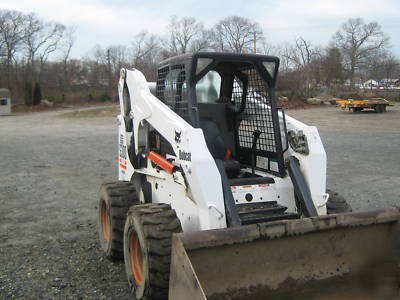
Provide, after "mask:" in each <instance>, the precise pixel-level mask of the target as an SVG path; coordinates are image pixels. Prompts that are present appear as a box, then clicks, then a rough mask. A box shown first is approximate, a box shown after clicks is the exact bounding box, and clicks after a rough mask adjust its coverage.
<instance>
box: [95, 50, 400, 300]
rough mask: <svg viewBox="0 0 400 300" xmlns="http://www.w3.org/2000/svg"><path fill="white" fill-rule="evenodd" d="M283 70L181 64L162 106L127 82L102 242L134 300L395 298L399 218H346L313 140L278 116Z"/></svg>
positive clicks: (161, 86)
mask: <svg viewBox="0 0 400 300" xmlns="http://www.w3.org/2000/svg"><path fill="white" fill-rule="evenodd" d="M278 67H279V59H278V58H276V57H271V56H262V55H253V54H226V53H204V52H203V53H196V54H191V55H183V56H178V57H174V58H170V59H168V60H165V61H163V62H162V63H161V64H160V66H159V68H158V75H157V82H156V87H155V95H153V94H152V93H151V92H150V89H149V85H148V83H147V81H146V79H145V77H144V76H143V74H142V73H141V72H140V71H138V70H125V69H122V70H121V76H120V81H119V99H120V114H119V116H118V130H119V133H118V139H119V141H118V142H119V158H118V160H119V161H118V164H119V181H118V182H115V183H109V184H104V185H102V187H101V189H100V200H99V235H100V242H101V246H102V249H103V251H104V252H105V255H106V256H107V257H109V258H113V259H119V258H124V261H125V269H126V274H127V278H128V283H129V286H130V288H131V291H132V294H133V296H134V298H135V299H167V298H169V299H266V298H268V299H344V298H352V299H357V298H358V299H367V298H368V299H374V298H377V299H379V298H382V297H389V298H388V299H391V298H390V297H393V295H395V296H397V295H398V285H399V278H398V267H399V261H398V258H399V255H398V254H399V247H400V246H399V241H398V239H399V237H400V235H399V219H400V212H399V209H397V208H393V209H387V210H381V211H375V212H369V213H347V214H346V213H344V214H343V212H345V211H349V206H348V205H347V204H346V203H345V201H344V200H343V199H342V198H340V197H338V196H337V194H331V197H330V195H329V194H328V193H327V192H326V186H325V182H326V154H325V150H324V147H323V145H322V142H321V139H320V136H319V134H318V131H317V129H316V128H315V127H313V126H307V125H305V124H303V123H301V122H299V121H297V120H295V119H293V118H291V117H289V116H286V115H285V113H284V111H283V110H282V109H280V108H278V107H277V103H276V99H275V85H276V80H277V73H278ZM332 212H340V213H342V214H329V213H332ZM327 213H328V214H327Z"/></svg>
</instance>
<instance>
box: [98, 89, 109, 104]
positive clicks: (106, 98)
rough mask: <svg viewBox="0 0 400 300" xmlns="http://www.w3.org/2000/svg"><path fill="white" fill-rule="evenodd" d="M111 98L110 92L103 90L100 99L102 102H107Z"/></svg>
mask: <svg viewBox="0 0 400 300" xmlns="http://www.w3.org/2000/svg"><path fill="white" fill-rule="evenodd" d="M109 100H110V95H109V94H108V92H105V91H104V92H103V93H102V94H101V95H100V101H101V102H106V101H109Z"/></svg>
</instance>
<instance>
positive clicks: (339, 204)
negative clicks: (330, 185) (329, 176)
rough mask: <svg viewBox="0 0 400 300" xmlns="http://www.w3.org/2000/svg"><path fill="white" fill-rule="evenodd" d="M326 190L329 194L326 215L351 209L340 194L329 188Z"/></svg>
mask: <svg viewBox="0 0 400 300" xmlns="http://www.w3.org/2000/svg"><path fill="white" fill-rule="evenodd" d="M326 192H327V193H328V194H329V199H328V202H327V203H326V209H327V213H328V215H330V214H341V213H348V212H352V211H353V209H352V208H351V206H350V204H348V203H347V201H346V199H345V198H344V197H342V196H340V195H339V193H337V192H335V191H332V190H329V189H327V190H326Z"/></svg>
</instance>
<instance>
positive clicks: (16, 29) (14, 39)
mask: <svg viewBox="0 0 400 300" xmlns="http://www.w3.org/2000/svg"><path fill="white" fill-rule="evenodd" d="M24 21H25V16H24V15H23V14H22V13H20V12H18V11H13V10H0V40H1V44H3V47H4V48H5V52H6V62H7V86H8V88H11V82H10V81H11V80H10V75H11V64H12V61H13V60H14V59H15V54H16V52H17V50H18V48H19V46H20V45H21V42H22V39H23V37H24Z"/></svg>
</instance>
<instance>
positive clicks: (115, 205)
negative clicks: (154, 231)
mask: <svg viewBox="0 0 400 300" xmlns="http://www.w3.org/2000/svg"><path fill="white" fill-rule="evenodd" d="M136 204H139V198H138V196H137V193H136V190H135V188H134V187H133V185H132V184H131V183H130V182H113V183H106V184H102V185H101V187H100V197H99V213H98V229H99V239H100V245H101V249H102V250H103V252H104V254H105V256H106V257H107V258H109V259H112V260H120V259H123V257H124V255H123V238H124V226H125V220H126V216H127V212H128V210H129V207H131V206H132V205H136Z"/></svg>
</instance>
